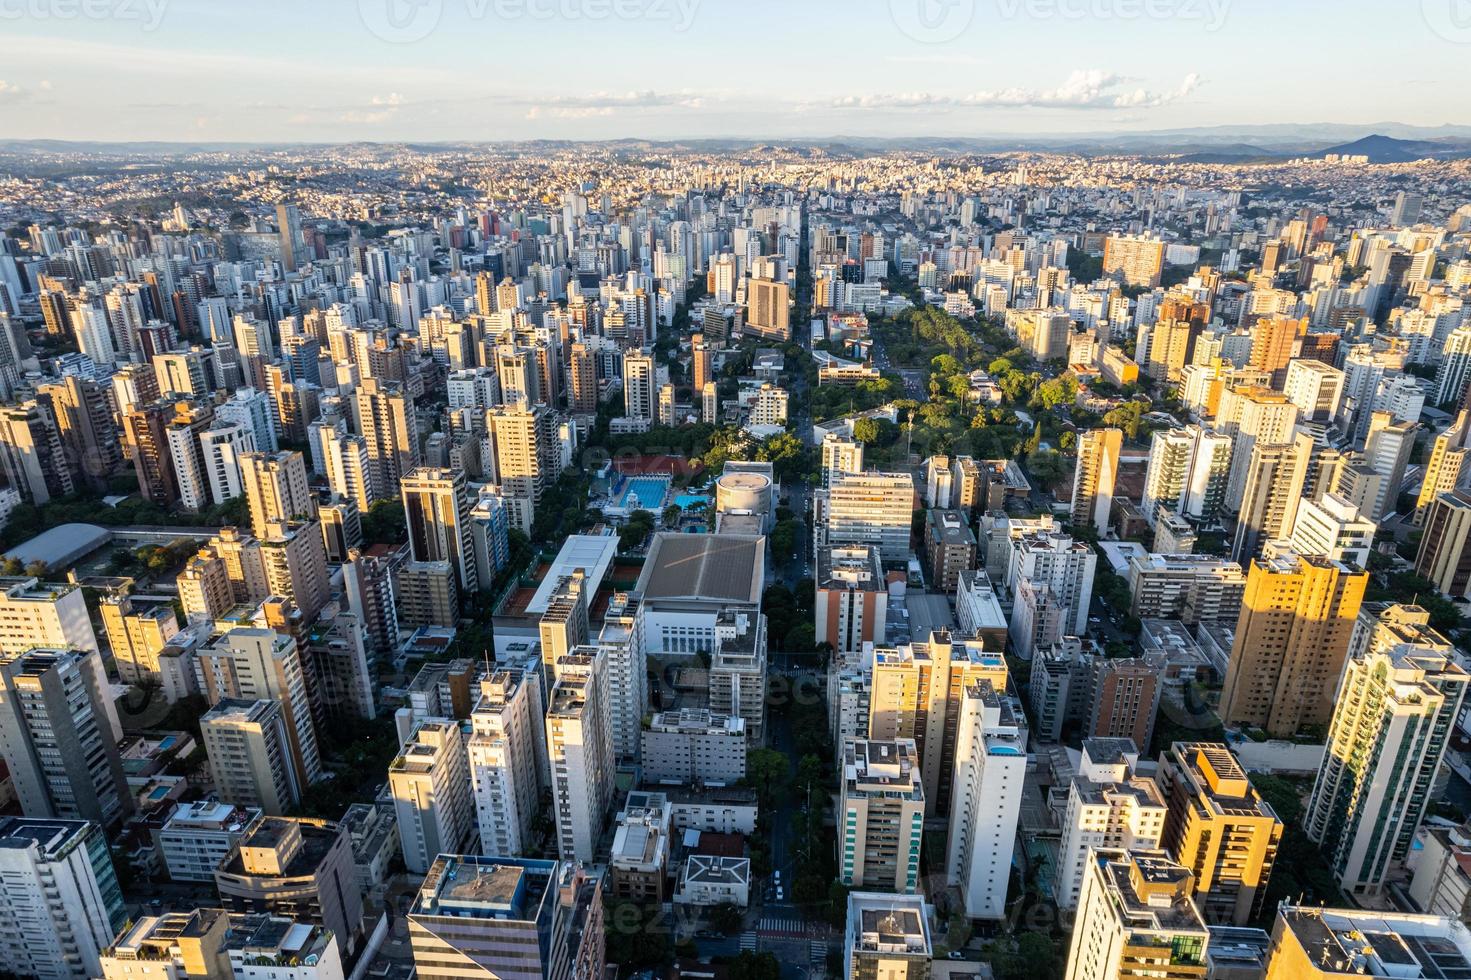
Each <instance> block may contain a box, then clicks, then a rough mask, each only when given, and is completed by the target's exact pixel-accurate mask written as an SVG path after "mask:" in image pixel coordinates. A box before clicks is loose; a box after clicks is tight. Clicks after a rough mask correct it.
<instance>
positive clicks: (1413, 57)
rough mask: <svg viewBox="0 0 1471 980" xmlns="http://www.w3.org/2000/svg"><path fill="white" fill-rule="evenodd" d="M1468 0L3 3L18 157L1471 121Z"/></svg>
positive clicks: (8, 103)
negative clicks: (139, 147) (80, 150)
mask: <svg viewBox="0 0 1471 980" xmlns="http://www.w3.org/2000/svg"><path fill="white" fill-rule="evenodd" d="M1468 64H1471V0H0V139H29V138H47V139H77V140H82V139H85V140H106V141H139V140H183V141H198V142H205V141H263V142H264V141H269V142H341V141H347V140H374V141H397V140H418V141H448V140H462V141H499V140H519V139H534V138H556V139H609V138H621V137H641V138H650V139H689V138H697V137H748V138H755V139H761V138H788V139H790V138H810V139H819V138H825V137H831V136H890V137H904V136H986V135H992V134H1005V135H1013V134H1021V135H1025V134H1059V133H1103V132H1121V131H1149V130H1160V129H1176V128H1184V127H1196V126H1236V125H1263V124H1281V123H1323V122H1328V123H1346V124H1369V123H1373V122H1380V121H1394V122H1400V123H1406V124H1412V125H1423V126H1439V125H1445V124H1455V125H1464V124H1471V85H1468V84H1467V79H1468V71H1467V68H1466V66H1467V65H1468Z"/></svg>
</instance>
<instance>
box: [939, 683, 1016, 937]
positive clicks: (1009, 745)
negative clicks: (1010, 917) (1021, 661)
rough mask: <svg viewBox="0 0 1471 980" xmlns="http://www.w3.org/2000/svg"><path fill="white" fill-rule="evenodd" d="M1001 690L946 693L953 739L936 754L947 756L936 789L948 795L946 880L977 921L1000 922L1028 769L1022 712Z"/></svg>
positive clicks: (969, 687) (967, 688) (976, 687)
mask: <svg viewBox="0 0 1471 980" xmlns="http://www.w3.org/2000/svg"><path fill="white" fill-rule="evenodd" d="M1004 691H1005V682H1004V681H1003V682H1002V685H1001V686H1000V687H998V686H995V685H994V684H993V683H992V682H991V681H988V680H986V679H984V678H977V679H969V678H968V679H966V680H964V681H963V682H962V683H961V685H960V687H959V689H958V690H957V691H955V692H954V693H953V694H952V697H955V698H957V699H958V704H956V705H955V707H954V714H955V728H954V732H955V734H954V736H953V739H952V741H951V742H950V743H949V744H948V745H947V746H946V747H945V751H944V752H943V753H942V757H943V756H950V757H951V758H950V769H949V773H948V775H949V778H948V780H947V781H946V782H945V783H943V784H942V788H943V789H945V790H946V792H948V794H949V796H950V803H949V810H948V813H949V818H950V833H949V837H948V839H947V842H946V849H945V873H946V876H947V879H948V881H949V883H950V885H951V886H953V887H955V888H958V889H959V890H960V894H961V896H962V898H963V900H964V904H965V914H966V916H968V917H970V918H977V919H1001V918H1003V917H1004V916H1005V912H1006V893H1007V888H1008V886H1009V885H1010V882H1011V860H1012V854H1013V853H1014V852H1015V849H1016V828H1017V821H1018V820H1019V818H1020V816H1021V799H1022V781H1023V779H1024V776H1025V772H1026V767H1027V750H1026V745H1027V729H1026V722H1025V720H1024V716H1023V714H1022V709H1021V705H1020V704H1018V703H1017V702H1016V701H1014V700H1013V699H1012V698H1010V697H1009V696H1007V695H1005V694H1004ZM946 738H950V736H949V735H948V732H947V735H946ZM940 812H942V813H943V812H947V811H945V810H944V809H941V811H940Z"/></svg>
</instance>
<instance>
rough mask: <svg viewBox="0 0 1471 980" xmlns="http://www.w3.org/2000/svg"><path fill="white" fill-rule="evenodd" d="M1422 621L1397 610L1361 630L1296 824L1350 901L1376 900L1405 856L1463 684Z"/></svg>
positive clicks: (1454, 658)
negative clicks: (1324, 859) (1317, 849)
mask: <svg viewBox="0 0 1471 980" xmlns="http://www.w3.org/2000/svg"><path fill="white" fill-rule="evenodd" d="M1428 623H1429V614H1428V613H1426V612H1425V611H1424V610H1422V609H1418V608H1415V607H1405V606H1391V607H1390V608H1389V609H1387V610H1385V611H1384V612H1383V613H1381V614H1380V616H1379V617H1378V619H1376V620H1373V621H1371V622H1370V623H1363V622H1361V623H1360V632H1361V635H1362V641H1361V642H1360V643H1358V644H1356V646H1358V647H1359V648H1360V649H1358V650H1356V651H1355V653H1354V655H1353V656H1352V657H1351V658H1350V659H1349V661H1348V664H1347V666H1346V667H1345V669H1344V673H1343V683H1342V685H1341V687H1340V689H1339V694H1338V698H1337V701H1336V707H1335V709H1334V712H1333V721H1332V724H1331V725H1330V726H1329V728H1328V744H1327V746H1326V749H1325V751H1324V754H1323V763H1322V765H1321V767H1320V768H1319V769H1318V778H1317V781H1316V782H1315V783H1314V784H1313V795H1312V799H1311V800H1310V801H1309V803H1308V807H1307V810H1306V812H1305V813H1304V815H1303V823H1304V826H1305V829H1306V830H1307V834H1308V836H1309V837H1310V838H1312V839H1313V840H1314V841H1316V842H1317V843H1318V845H1319V846H1320V847H1321V848H1322V849H1323V853H1324V855H1325V857H1327V858H1328V864H1329V867H1330V868H1331V869H1332V871H1333V873H1334V875H1335V876H1336V877H1337V878H1338V882H1339V885H1340V887H1342V888H1343V890H1344V891H1345V892H1348V893H1349V894H1354V895H1373V894H1377V893H1379V892H1380V891H1381V890H1382V889H1383V887H1384V884H1385V879H1386V876H1387V874H1388V872H1389V870H1390V863H1391V862H1396V863H1398V862H1401V861H1403V860H1404V859H1405V857H1406V855H1407V854H1408V853H1409V850H1410V846H1411V844H1412V843H1413V842H1414V838H1415V833H1416V831H1418V830H1419V828H1420V821H1421V819H1422V818H1423V817H1424V815H1425V809H1426V807H1427V806H1428V805H1429V803H1430V801H1431V799H1432V798H1433V796H1434V793H1433V786H1434V784H1435V780H1436V775H1437V772H1438V771H1439V769H1440V765H1441V762H1442V760H1443V759H1444V757H1445V751H1446V749H1447V747H1448V745H1449V740H1450V737H1451V732H1452V731H1453V730H1454V729H1455V724H1456V717H1457V715H1459V713H1460V711H1461V706H1462V701H1463V700H1464V699H1465V696H1466V687H1467V683H1468V681H1471V675H1468V674H1467V673H1466V671H1465V670H1464V669H1463V668H1462V667H1461V666H1460V663H1459V656H1458V654H1457V653H1456V652H1455V650H1454V648H1453V647H1452V646H1451V644H1450V643H1449V641H1447V640H1446V639H1445V637H1443V636H1441V635H1440V634H1439V633H1437V632H1436V631H1435V630H1432V629H1430V627H1429V625H1428Z"/></svg>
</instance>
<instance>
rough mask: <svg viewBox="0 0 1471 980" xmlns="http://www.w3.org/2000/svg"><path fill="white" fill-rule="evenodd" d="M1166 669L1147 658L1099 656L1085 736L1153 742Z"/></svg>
mask: <svg viewBox="0 0 1471 980" xmlns="http://www.w3.org/2000/svg"><path fill="white" fill-rule="evenodd" d="M1162 672H1163V671H1162V668H1161V666H1160V664H1158V663H1156V662H1154V661H1151V660H1150V659H1149V658H1147V657H1124V658H1116V657H1099V658H1096V659H1095V660H1094V661H1093V664H1092V675H1093V676H1092V678H1091V680H1090V682H1089V694H1090V700H1091V705H1090V710H1089V711H1088V718H1087V727H1086V728H1085V729H1084V731H1085V737H1088V738H1126V739H1129V740H1130V741H1132V742H1133V743H1134V744H1135V745H1148V744H1150V740H1151V739H1152V738H1153V737H1154V719H1155V715H1156V714H1157V713H1158V711H1159V700H1160V696H1161V694H1162V689H1163V686H1164V684H1163V678H1162V677H1161V676H1160V675H1161V673H1162Z"/></svg>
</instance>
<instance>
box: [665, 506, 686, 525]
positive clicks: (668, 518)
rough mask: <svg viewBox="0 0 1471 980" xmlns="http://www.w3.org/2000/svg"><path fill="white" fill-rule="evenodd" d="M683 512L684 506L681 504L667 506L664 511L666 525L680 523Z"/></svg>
mask: <svg viewBox="0 0 1471 980" xmlns="http://www.w3.org/2000/svg"><path fill="white" fill-rule="evenodd" d="M683 513H684V508H683V507H681V506H679V504H670V505H669V506H668V507H665V508H664V513H663V515H662V516H663V518H664V526H665V527H673V526H674V525H676V524H678V523H679V518H680V515H682V514H683Z"/></svg>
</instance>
